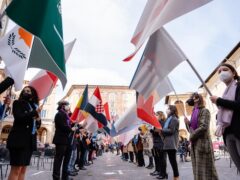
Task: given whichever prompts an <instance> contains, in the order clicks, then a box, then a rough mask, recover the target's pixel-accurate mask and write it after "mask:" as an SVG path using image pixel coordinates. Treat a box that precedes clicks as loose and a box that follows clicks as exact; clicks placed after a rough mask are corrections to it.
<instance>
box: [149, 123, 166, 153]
mask: <svg viewBox="0 0 240 180" xmlns="http://www.w3.org/2000/svg"><path fill="white" fill-rule="evenodd" d="M159 122H160V124H161V126H162V127H163V126H164V121H161V120H160V121H159ZM155 129H156V128H155V127H154V128H153V130H152V131H151V132H152V136H153V148H156V149H159V150H161V149H163V139H162V137H161V136H160V134H159V133H158V132H155V131H154V130H155Z"/></svg>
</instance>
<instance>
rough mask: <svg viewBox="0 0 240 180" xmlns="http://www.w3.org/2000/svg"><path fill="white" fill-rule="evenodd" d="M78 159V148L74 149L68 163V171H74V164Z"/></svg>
mask: <svg viewBox="0 0 240 180" xmlns="http://www.w3.org/2000/svg"><path fill="white" fill-rule="evenodd" d="M76 159H77V148H76V149H75V150H72V154H71V158H70V161H69V164H68V171H69V172H72V171H74V165H75V162H76Z"/></svg>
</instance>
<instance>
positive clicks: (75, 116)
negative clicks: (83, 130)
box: [70, 85, 88, 122]
mask: <svg viewBox="0 0 240 180" xmlns="http://www.w3.org/2000/svg"><path fill="white" fill-rule="evenodd" d="M87 103H88V85H86V87H85V89H84V91H83V94H82V95H81V97H80V99H79V100H78V103H77V106H76V107H75V109H74V111H73V113H72V115H71V117H70V119H71V121H73V122H74V121H78V122H81V121H82V120H84V119H85V118H86V117H87V114H86V112H85V111H83V110H84V108H85V106H86V105H87Z"/></svg>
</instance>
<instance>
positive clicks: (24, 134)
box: [7, 86, 42, 180]
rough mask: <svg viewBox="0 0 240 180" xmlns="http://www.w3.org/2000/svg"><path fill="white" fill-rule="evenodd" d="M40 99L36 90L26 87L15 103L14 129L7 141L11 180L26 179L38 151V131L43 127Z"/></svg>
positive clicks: (13, 111)
mask: <svg viewBox="0 0 240 180" xmlns="http://www.w3.org/2000/svg"><path fill="white" fill-rule="evenodd" d="M38 105H39V99H38V94H37V92H36V90H35V89H34V88H33V87H31V86H26V87H24V89H23V90H22V91H21V93H20V96H19V98H18V100H15V101H14V102H13V107H12V113H13V117H14V122H13V127H12V129H11V131H10V133H9V136H8V140H7V148H8V149H9V152H10V165H11V171H10V174H9V176H8V179H9V180H17V179H21V180H22V179H24V177H25V174H26V170H27V166H28V165H29V164H30V160H31V156H32V152H33V151H36V150H37V129H39V128H40V126H41V118H40V112H41V110H42V106H40V107H38Z"/></svg>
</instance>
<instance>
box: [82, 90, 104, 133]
mask: <svg viewBox="0 0 240 180" xmlns="http://www.w3.org/2000/svg"><path fill="white" fill-rule="evenodd" d="M84 111H86V112H87V113H89V115H88V117H87V119H86V122H87V126H86V128H87V129H88V130H91V131H92V132H94V130H95V131H96V130H97V129H98V128H103V127H105V126H107V124H108V123H107V119H106V117H105V115H104V113H103V112H104V107H103V105H102V98H101V94H100V90H99V88H98V87H96V89H95V91H94V93H93V95H92V97H91V98H90V100H89V102H88V103H87V105H86V106H85V108H84Z"/></svg>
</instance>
